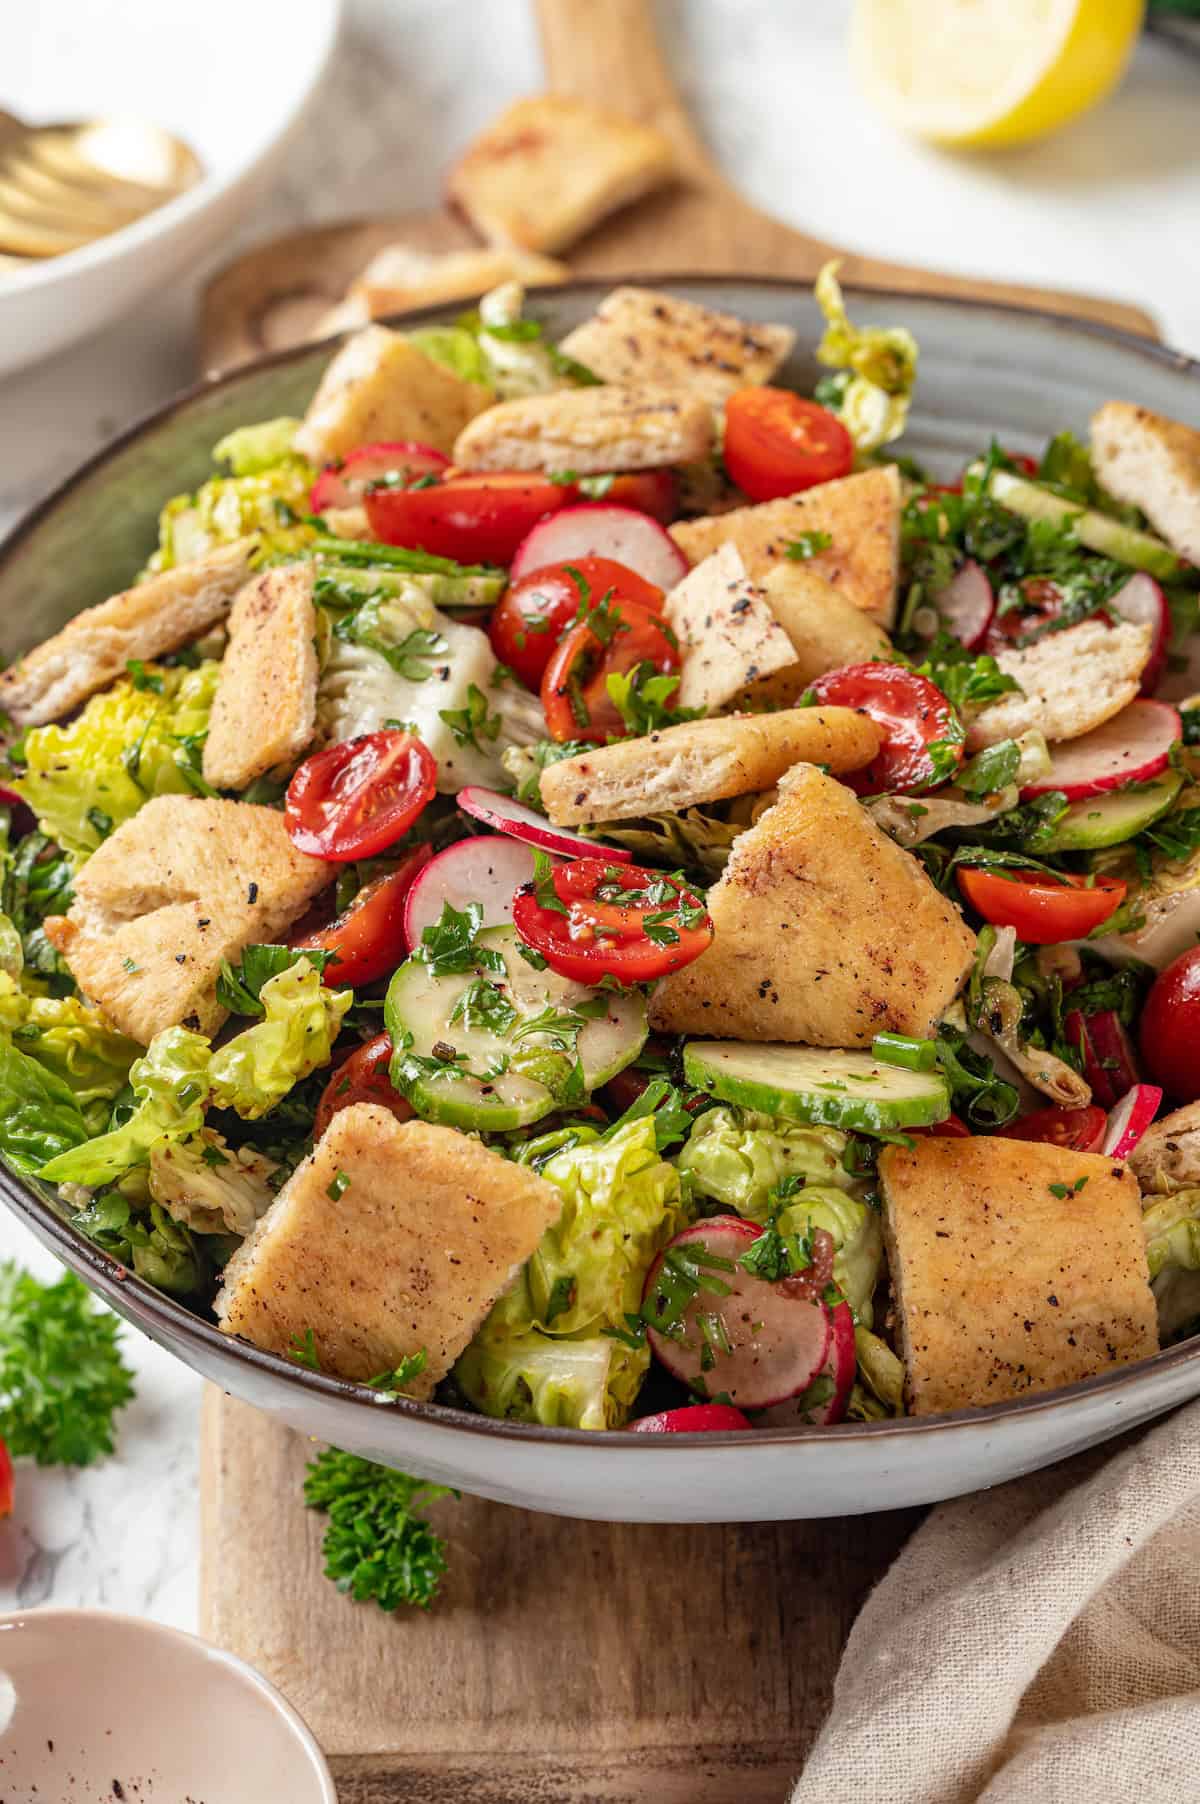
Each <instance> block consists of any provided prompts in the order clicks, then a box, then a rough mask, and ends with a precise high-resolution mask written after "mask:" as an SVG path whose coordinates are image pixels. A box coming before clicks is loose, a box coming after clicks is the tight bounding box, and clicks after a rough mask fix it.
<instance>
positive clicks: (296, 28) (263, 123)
mask: <svg viewBox="0 0 1200 1804" xmlns="http://www.w3.org/2000/svg"><path fill="white" fill-rule="evenodd" d="M340 15H341V0H254V4H253V5H249V6H248V5H246V4H245V3H244V0H205V5H204V8H203V12H202V13H201V14H196V15H193V16H190V17H189V16H185V15H182V14H181V15H179V16H178V17H177V18H170V17H168V15H167V14H166V13H165V12H164V11H163V10H162V9H161V8H159V7H155V6H147V5H146V3H145V0H88V4H87V5H86V6H26V7H15V8H13V9H12V10H11V12H6V15H5V21H4V85H3V100H4V104H5V106H7V107H10V108H12V109H14V110H15V111H16V112H17V113H18V114H20V115H21V116H22V117H23V118H27V119H28V120H30V122H31V123H34V124H48V123H51V122H53V121H55V120H60V119H84V118H95V117H96V116H98V115H99V114H101V113H103V114H104V115H105V116H106V117H111V116H120V115H132V116H136V117H138V118H150V119H153V120H154V122H155V123H156V124H159V125H163V126H165V127H166V128H167V130H168V131H172V132H175V133H177V134H178V135H179V136H180V137H182V138H183V139H184V140H185V141H186V142H187V143H188V144H190V145H191V147H192V149H193V150H194V151H195V152H196V154H197V156H198V157H199V158H200V160H201V162H202V164H203V165H204V175H203V176H202V178H201V179H200V181H198V182H197V183H196V184H195V186H194V187H191V188H189V189H187V190H186V192H185V193H183V194H180V195H178V196H177V197H176V198H175V199H174V200H172V201H170V202H168V203H167V205H166V206H163V207H159V208H158V209H156V211H155V212H153V213H147V214H146V215H145V216H144V217H143V218H141V219H139V220H136V221H135V222H134V223H133V224H132V225H129V226H126V227H124V228H123V229H122V230H121V231H119V232H113V233H111V234H110V235H109V236H108V237H106V238H98V239H96V241H95V242H94V243H92V244H88V245H84V246H83V247H82V248H81V249H80V250H76V251H70V252H68V253H67V254H66V255H65V256H61V257H51V258H46V259H43V260H40V261H37V262H32V263H31V264H30V265H29V267H28V268H27V269H22V270H19V271H17V272H16V273H15V274H5V275H4V276H2V277H0V376H2V375H4V374H6V373H7V372H8V371H10V370H17V369H21V368H22V367H23V366H24V365H25V364H27V363H33V362H35V361H36V360H37V359H38V358H40V357H45V356H48V355H49V353H50V352H51V351H56V350H58V349H60V348H61V346H63V345H66V344H71V343H73V342H74V340H76V339H78V338H83V337H85V336H86V334H87V333H89V332H94V331H95V330H96V329H97V328H98V327H100V326H103V325H105V324H106V323H107V322H108V321H109V320H111V319H115V318H116V317H117V315H118V314H119V313H123V312H125V311H126V310H127V309H128V308H130V307H132V306H135V305H136V303H137V302H138V301H140V300H141V298H142V296H143V295H146V294H149V293H150V291H151V290H152V289H153V288H156V287H158V286H159V285H161V284H162V283H164V282H166V281H169V280H170V278H171V277H173V276H175V275H176V274H177V273H178V272H179V271H180V270H181V269H183V268H184V267H185V266H186V265H188V264H189V263H193V262H195V261H196V260H197V259H198V258H200V257H201V256H203V255H204V254H205V252H207V251H209V250H211V249H212V248H213V246H214V245H216V244H218V243H219V242H220V241H221V239H222V238H223V237H227V236H228V234H229V233H230V232H231V231H232V230H233V229H234V228H235V227H236V226H237V225H238V224H239V223H240V221H241V219H242V218H243V217H244V216H245V213H246V210H247V208H248V206H249V204H250V202H251V200H252V199H253V197H254V195H255V193H256V192H257V191H258V189H259V188H260V187H261V185H262V183H263V182H264V181H266V180H267V178H268V177H269V175H270V174H271V172H272V170H273V169H275V168H276V167H277V166H278V163H279V161H280V159H281V158H282V157H283V155H284V153H285V151H286V149H287V146H288V143H289V140H290V138H291V134H292V132H293V130H294V129H295V128H296V127H297V125H298V124H299V122H300V119H301V115H302V114H303V112H304V109H305V107H306V106H307V104H308V102H309V100H310V99H311V97H312V95H313V93H314V92H315V90H316V87H317V84H318V82H319V81H320V79H321V76H322V74H323V73H324V71H325V68H326V66H327V65H328V62H329V59H330V56H331V54H332V51H333V48H334V43H335V41H336V38H337V30H338V22H339V18H340ZM264 71H266V72H269V79H264Z"/></svg>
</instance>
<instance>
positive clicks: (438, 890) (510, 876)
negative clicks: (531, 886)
mask: <svg viewBox="0 0 1200 1804" xmlns="http://www.w3.org/2000/svg"><path fill="white" fill-rule="evenodd" d="M532 879H533V852H532V850H531V849H530V847H529V846H526V845H522V844H521V843H520V841H519V840H515V839H505V838H504V837H503V836H502V835H500V834H498V833H493V834H488V835H487V837H486V838H479V839H460V840H456V841H455V843H454V845H452V846H447V847H446V850H445V851H444V852H439V853H438V855H437V857H436V858H431V859H430V861H429V863H428V864H427V865H426V866H425V869H424V870H423V871H422V872H421V873H420V874H419V876H418V877H417V878H416V879H415V881H414V883H413V886H412V888H411V889H410V890H409V892H408V896H407V899H406V901H405V904H404V938H405V941H406V943H407V949H408V951H409V952H411V951H412V950H413V948H414V947H415V946H419V945H420V944H421V935H422V933H423V932H424V931H425V929H426V928H427V927H434V926H436V925H437V923H438V922H439V921H440V920H441V918H442V910H443V908H444V907H445V906H446V904H447V902H449V903H450V905H451V907H452V908H457V909H463V908H465V907H466V906H467V903H468V902H478V903H480V904H481V905H482V908H483V925H484V926H485V927H510V926H511V925H512V899H513V895H514V893H515V892H516V891H517V890H519V889H520V887H521V885H522V884H523V883H529V882H531V881H532Z"/></svg>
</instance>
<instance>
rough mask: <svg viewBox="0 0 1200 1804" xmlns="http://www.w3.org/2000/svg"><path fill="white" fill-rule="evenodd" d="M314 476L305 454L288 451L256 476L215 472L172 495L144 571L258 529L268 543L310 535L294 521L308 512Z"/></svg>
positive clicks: (289, 542)
mask: <svg viewBox="0 0 1200 1804" xmlns="http://www.w3.org/2000/svg"><path fill="white" fill-rule="evenodd" d="M316 475H317V473H316V471H315V470H314V469H313V467H312V465H311V464H309V463H307V462H306V461H305V460H304V458H302V457H300V456H298V455H297V454H296V453H295V452H289V454H288V455H287V456H286V457H284V458H282V459H281V460H280V461H279V462H278V463H273V464H272V465H271V466H270V467H269V468H268V469H264V470H260V471H259V472H258V473H257V474H256V475H252V476H214V477H212V478H210V480H209V481H208V482H206V483H203V484H202V485H201V486H200V488H198V489H197V490H196V492H195V494H194V495H176V496H174V497H173V499H172V500H170V501H168V502H167V504H166V506H165V507H164V508H163V510H162V512H161V514H160V515H159V517H158V550H157V551H156V552H155V553H154V556H153V557H152V558H151V559H150V562H149V564H148V565H147V566H146V570H147V574H150V573H152V572H156V571H159V570H171V569H174V567H175V565H176V564H188V563H191V561H192V559H193V558H198V557H203V556H204V555H205V553H206V552H209V551H212V550H213V549H214V548H215V547H216V546H218V545H230V544H232V543H233V541H234V539H240V538H242V537H243V536H244V535H245V534H246V533H251V532H261V533H262V534H263V536H264V540H265V541H266V544H267V546H268V548H270V547H272V546H275V547H277V548H279V549H283V548H285V547H287V546H289V545H292V544H293V541H294V542H295V545H296V546H298V545H299V544H301V543H303V542H304V541H305V540H306V539H311V538H312V536H313V533H312V528H311V527H303V528H297V527H296V525H295V522H296V520H297V519H298V518H299V517H302V516H303V515H305V514H307V512H308V495H309V490H310V489H311V488H312V485H313V483H314V482H315V481H316Z"/></svg>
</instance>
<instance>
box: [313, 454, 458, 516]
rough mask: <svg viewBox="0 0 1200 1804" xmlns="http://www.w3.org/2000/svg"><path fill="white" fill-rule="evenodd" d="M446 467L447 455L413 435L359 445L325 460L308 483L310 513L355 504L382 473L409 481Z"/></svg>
mask: <svg viewBox="0 0 1200 1804" xmlns="http://www.w3.org/2000/svg"><path fill="white" fill-rule="evenodd" d="M449 468H450V459H449V458H448V457H447V456H446V455H445V454H444V453H443V452H441V451H439V450H438V449H437V447H436V446H435V445H422V444H418V443H417V442H416V440H413V439H400V440H398V441H396V442H395V443H392V442H391V441H389V440H379V441H377V442H376V443H375V444H373V445H359V447H358V449H357V450H355V451H348V452H347V453H346V455H345V457H343V458H341V459H340V460H339V461H338V462H337V463H334V464H326V466H325V468H324V469H323V470H322V471H321V474H320V475H319V476H318V477H317V480H316V481H315V482H314V483H313V485H312V489H311V491H310V493H309V497H308V505H309V506H310V507H311V509H312V511H313V513H314V514H323V513H324V512H325V510H326V508H330V507H356V506H357V505H358V503H359V502H360V501H361V500H362V498H363V496H364V495H365V493H366V491H367V489H368V487H369V485H370V484H371V483H373V482H382V481H383V479H384V478H385V477H386V476H403V477H404V479H405V481H406V482H411V481H413V479H414V478H415V477H418V476H436V475H437V474H438V472H439V471H441V470H448V469H449Z"/></svg>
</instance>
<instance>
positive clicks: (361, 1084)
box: [313, 1034, 413, 1140]
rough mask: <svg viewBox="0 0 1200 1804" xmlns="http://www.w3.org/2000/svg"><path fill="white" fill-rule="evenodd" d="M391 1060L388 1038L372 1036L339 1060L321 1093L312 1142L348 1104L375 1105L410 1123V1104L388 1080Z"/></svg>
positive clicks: (385, 1035)
mask: <svg viewBox="0 0 1200 1804" xmlns="http://www.w3.org/2000/svg"><path fill="white" fill-rule="evenodd" d="M391 1056H392V1042H391V1036H390V1035H388V1034H376V1036H375V1038H374V1039H373V1040H367V1041H366V1042H365V1043H364V1044H363V1045H362V1046H357V1047H356V1048H355V1049H354V1051H353V1052H352V1053H351V1054H350V1057H349V1058H348V1059H343V1060H342V1063H341V1064H340V1065H339V1066H338V1068H337V1070H336V1071H335V1072H334V1074H333V1076H332V1077H331V1078H330V1080H329V1082H328V1083H327V1084H326V1086H325V1088H324V1089H323V1090H322V1092H321V1100H320V1102H319V1103H318V1104H317V1112H316V1115H315V1117H314V1119H313V1138H314V1139H315V1140H319V1139H320V1138H321V1135H322V1134H323V1133H324V1132H325V1129H326V1128H327V1127H328V1126H329V1124H330V1122H331V1121H332V1120H333V1118H334V1116H335V1115H336V1114H337V1112H338V1110H339V1109H348V1108H349V1107H350V1104H351V1103H352V1102H374V1103H378V1104H379V1105H380V1107H381V1108H385V1109H390V1110H391V1112H392V1114H393V1115H394V1116H395V1117H396V1120H397V1121H411V1120H412V1118H413V1108H412V1104H411V1103H409V1102H407V1101H406V1100H405V1098H404V1097H403V1096H401V1094H400V1092H399V1091H398V1090H393V1088H392V1080H391V1078H390V1077H389V1076H388V1061H389V1059H390V1058H391Z"/></svg>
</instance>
